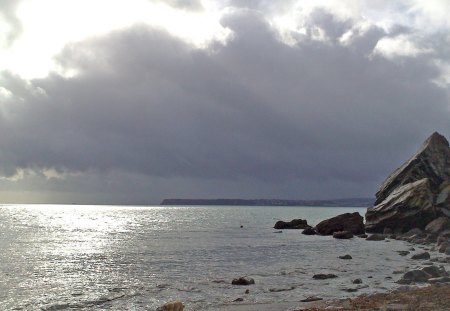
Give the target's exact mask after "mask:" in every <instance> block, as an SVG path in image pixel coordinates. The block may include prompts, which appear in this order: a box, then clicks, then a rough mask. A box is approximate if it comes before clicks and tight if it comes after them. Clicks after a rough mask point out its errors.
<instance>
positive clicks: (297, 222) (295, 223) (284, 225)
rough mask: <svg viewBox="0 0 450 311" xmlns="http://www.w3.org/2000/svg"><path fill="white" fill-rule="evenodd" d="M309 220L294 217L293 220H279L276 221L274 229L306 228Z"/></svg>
mask: <svg viewBox="0 0 450 311" xmlns="http://www.w3.org/2000/svg"><path fill="white" fill-rule="evenodd" d="M308 227H309V226H308V222H307V221H306V220H304V219H293V220H291V221H282V220H279V221H277V222H276V223H275V226H274V227H273V228H274V229H306V228H308Z"/></svg>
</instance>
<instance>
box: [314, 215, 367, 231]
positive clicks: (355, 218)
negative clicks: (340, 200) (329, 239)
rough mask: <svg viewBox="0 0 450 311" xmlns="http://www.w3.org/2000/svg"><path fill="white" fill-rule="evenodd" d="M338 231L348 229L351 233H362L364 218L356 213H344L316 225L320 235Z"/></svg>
mask: <svg viewBox="0 0 450 311" xmlns="http://www.w3.org/2000/svg"><path fill="white" fill-rule="evenodd" d="M338 231H349V232H351V233H353V234H363V233H364V232H365V229H364V218H363V217H362V216H361V215H360V214H359V213H358V212H354V213H345V214H341V215H338V216H335V217H332V218H329V219H325V220H323V221H321V222H319V223H318V224H317V225H316V232H317V233H318V234H322V235H332V234H333V233H334V232H338Z"/></svg>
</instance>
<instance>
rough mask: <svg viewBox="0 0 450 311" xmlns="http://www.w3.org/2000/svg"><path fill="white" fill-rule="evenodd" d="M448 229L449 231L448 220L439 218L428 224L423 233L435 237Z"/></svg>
mask: <svg viewBox="0 0 450 311" xmlns="http://www.w3.org/2000/svg"><path fill="white" fill-rule="evenodd" d="M448 229H450V218H448V217H446V216H441V217H438V218H436V219H435V220H433V221H431V222H430V223H428V225H427V226H426V227H425V232H428V233H431V234H435V235H437V234H439V233H440V232H442V231H444V230H448Z"/></svg>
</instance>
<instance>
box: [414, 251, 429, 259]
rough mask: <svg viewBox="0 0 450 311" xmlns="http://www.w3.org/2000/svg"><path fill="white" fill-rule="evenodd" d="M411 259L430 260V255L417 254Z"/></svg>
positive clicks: (424, 253) (425, 253) (426, 253)
mask: <svg viewBox="0 0 450 311" xmlns="http://www.w3.org/2000/svg"><path fill="white" fill-rule="evenodd" d="M411 259H416V260H419V259H430V253H428V252H423V253H418V254H415V255H413V256H412V257H411Z"/></svg>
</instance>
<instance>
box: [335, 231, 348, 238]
mask: <svg viewBox="0 0 450 311" xmlns="http://www.w3.org/2000/svg"><path fill="white" fill-rule="evenodd" d="M333 238H335V239H351V238H353V233H351V232H350V231H337V232H333Z"/></svg>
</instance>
